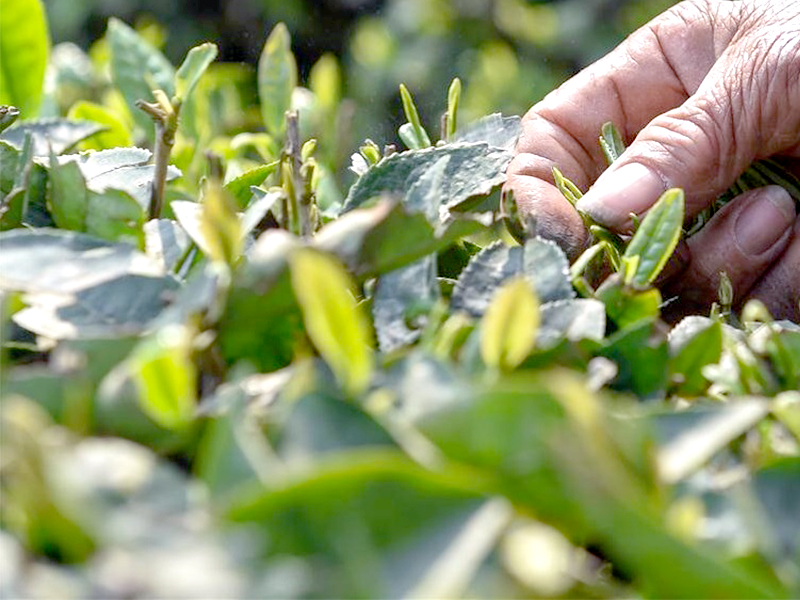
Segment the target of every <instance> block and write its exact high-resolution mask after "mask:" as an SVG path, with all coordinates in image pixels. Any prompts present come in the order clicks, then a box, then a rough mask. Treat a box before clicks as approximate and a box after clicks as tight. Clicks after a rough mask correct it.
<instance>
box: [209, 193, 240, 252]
mask: <svg viewBox="0 0 800 600" xmlns="http://www.w3.org/2000/svg"><path fill="white" fill-rule="evenodd" d="M200 231H201V233H202V236H203V238H204V239H205V241H206V245H207V253H208V255H209V257H210V258H211V259H212V260H214V261H216V262H220V263H225V264H228V265H233V264H234V263H235V262H236V261H237V260H238V259H239V256H240V255H241V253H242V246H243V236H242V224H241V221H240V220H239V215H238V214H237V213H236V202H235V200H234V199H233V197H232V196H231V195H230V193H228V191H227V190H225V189H224V188H223V187H222V186H221V185H220V184H219V182H216V181H211V182H209V183H208V185H207V186H206V188H205V191H204V194H203V209H202V211H201V213H200Z"/></svg>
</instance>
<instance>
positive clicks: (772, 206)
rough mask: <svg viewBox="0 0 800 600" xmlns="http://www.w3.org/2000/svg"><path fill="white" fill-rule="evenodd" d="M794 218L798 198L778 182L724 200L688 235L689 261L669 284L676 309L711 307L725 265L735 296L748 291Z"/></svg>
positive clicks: (787, 236)
mask: <svg viewBox="0 0 800 600" xmlns="http://www.w3.org/2000/svg"><path fill="white" fill-rule="evenodd" d="M795 219H796V214H795V208H794V201H793V200H792V198H791V197H790V196H789V194H788V193H787V192H786V190H784V189H783V188H781V187H778V186H769V187H765V188H760V189H757V190H752V191H750V192H747V193H745V194H742V195H741V196H740V197H738V198H736V199H735V200H734V201H733V202H730V203H728V204H727V205H725V206H724V207H723V208H722V209H721V210H720V211H719V212H718V213H717V214H716V215H714V217H713V218H712V219H711V220H710V221H709V222H708V224H707V225H706V226H705V227H704V228H703V229H701V230H700V231H699V232H698V233H697V234H695V235H694V236H692V237H691V238H689V240H688V242H687V245H688V248H689V252H690V254H691V259H690V262H689V265H688V267H687V268H686V269H685V270H683V272H682V273H681V274H680V275H679V276H677V277H674V278H673V279H672V280H671V281H670V282H669V283H668V284H667V285H665V287H664V292H665V296H678V297H679V302H676V303H673V305H672V310H673V311H674V310H676V309H679V310H680V311H681V312H685V311H695V312H696V311H702V310H704V309H706V308H708V307H710V306H711V304H712V303H713V302H714V301H715V300H716V299H717V290H718V288H719V282H720V273H721V272H723V271H724V272H725V273H726V274H727V275H728V277H729V279H730V280H731V284H732V286H733V295H734V301H735V302H740V301H741V300H742V299H744V298H745V297H747V295H748V293H749V292H750V289H751V288H752V287H753V285H754V284H755V283H756V281H757V280H758V279H759V277H760V276H761V275H762V274H763V273H765V271H767V270H768V269H769V268H770V267H771V265H772V264H773V262H774V261H775V260H776V259H777V258H778V257H779V256H780V255H781V253H782V252H783V251H784V249H785V248H786V246H787V244H788V243H789V240H790V238H791V236H792V227H793V225H794V223H795Z"/></svg>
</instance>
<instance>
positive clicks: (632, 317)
mask: <svg viewBox="0 0 800 600" xmlns="http://www.w3.org/2000/svg"><path fill="white" fill-rule="evenodd" d="M596 297H597V299H598V300H600V301H601V302H603V304H605V306H606V313H608V316H609V318H610V319H611V320H612V321H614V323H616V325H617V327H620V328H625V327H628V326H630V325H634V324H636V323H638V322H639V321H642V320H652V319H654V318H656V317H658V316H659V314H660V312H661V292H659V291H658V289H657V288H646V289H642V290H640V289H635V288H631V287H629V286H627V285H624V284H623V283H622V282H621V281H620V278H619V276H617V275H616V274H615V275H612V276H611V277H609V278H608V279H606V280H605V281H604V282H603V284H602V285H601V286H600V287H599V288H597V292H596Z"/></svg>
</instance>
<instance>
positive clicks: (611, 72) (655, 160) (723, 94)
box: [507, 0, 800, 320]
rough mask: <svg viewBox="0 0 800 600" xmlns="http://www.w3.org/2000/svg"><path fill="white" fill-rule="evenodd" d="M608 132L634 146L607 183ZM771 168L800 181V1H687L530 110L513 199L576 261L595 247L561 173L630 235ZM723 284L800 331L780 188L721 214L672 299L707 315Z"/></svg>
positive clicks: (796, 243)
mask: <svg viewBox="0 0 800 600" xmlns="http://www.w3.org/2000/svg"><path fill="white" fill-rule="evenodd" d="M606 121H612V122H613V123H615V124H616V125H617V127H618V128H619V129H620V132H621V133H622V136H623V138H624V140H625V142H626V143H628V144H629V147H628V149H627V150H626V151H625V153H624V154H623V155H622V156H621V157H620V158H619V159H618V160H617V161H616V162H615V163H614V165H613V166H612V167H610V168H609V169H608V170H607V171H605V172H604V173H603V174H602V176H601V173H602V172H603V169H604V168H605V161H604V159H603V156H602V153H601V150H600V147H599V145H598V143H597V136H598V132H599V131H600V128H601V126H602V124H603V123H604V122H606ZM637 132H638V135H637ZM634 138H635V139H634ZM767 157H772V158H775V159H778V160H780V161H782V162H783V164H784V165H785V166H787V167H788V168H789V169H790V170H793V171H794V172H796V173H800V0H741V1H739V2H730V1H725V0H687V1H685V2H681V3H679V4H677V5H676V6H674V7H673V8H671V9H670V10H669V11H667V12H665V13H664V14H662V15H660V16H659V17H657V18H656V19H654V20H653V21H651V22H650V23H649V24H648V25H646V26H644V27H643V28H641V29H640V30H638V31H636V32H635V33H633V34H632V35H631V36H630V37H629V38H628V39H627V40H625V42H623V43H622V44H621V45H620V46H619V47H618V48H617V49H615V50H614V51H613V52H611V53H610V54H609V55H608V56H606V57H605V58H603V59H601V60H599V61H598V62H596V63H595V64H593V65H591V66H590V67H588V68H587V69H585V70H584V71H582V72H581V73H579V74H578V75H576V76H575V77H574V78H572V79H571V80H569V81H567V82H566V83H565V84H563V85H562V86H561V87H559V88H558V89H557V90H555V91H554V92H552V93H550V94H549V95H548V96H547V97H546V98H544V99H543V100H542V101H541V102H539V103H538V104H536V105H535V106H533V108H531V110H530V111H529V112H528V113H527V114H526V115H525V117H524V119H523V133H522V136H521V138H520V141H519V143H518V146H517V156H516V157H515V159H514V161H513V162H512V163H511V165H510V166H509V170H508V174H509V177H508V183H507V187H508V188H509V189H511V190H513V191H514V194H515V197H516V200H517V204H518V206H519V208H520V210H521V211H522V212H523V213H528V214H531V215H533V216H534V217H535V222H536V229H537V231H536V233H538V234H539V235H542V236H543V237H547V238H550V239H554V240H556V241H557V242H559V244H561V245H562V247H564V248H565V250H566V251H567V252H568V254H570V255H571V256H572V257H575V256H577V254H578V253H579V252H580V251H581V249H582V248H583V247H584V246H585V244H586V242H587V237H588V235H587V232H586V230H585V228H584V225H583V221H582V220H581V218H580V216H579V215H578V213H577V211H575V209H574V208H573V207H572V205H571V204H569V202H568V201H567V200H566V199H564V197H563V196H562V195H561V194H560V192H559V191H558V190H557V189H556V187H555V185H554V184H553V176H552V168H553V167H554V166H557V167H558V168H559V169H560V170H561V171H562V172H563V173H564V175H565V176H567V177H568V178H569V179H571V180H572V181H573V182H575V183H576V184H577V185H578V187H580V188H581V189H584V190H585V189H586V188H587V187H589V186H590V185H591V184H592V183H593V182H594V185H593V186H592V187H591V189H590V190H589V191H588V192H587V193H586V194H585V195H584V197H583V198H582V199H581V201H580V202H579V203H578V207H579V208H580V209H581V210H582V211H584V212H586V213H588V214H589V215H591V216H592V217H593V218H594V219H595V220H596V221H598V222H600V223H603V224H605V225H607V226H609V227H610V228H612V229H615V230H618V231H626V230H627V229H629V228H630V226H631V221H630V213H635V214H637V215H641V214H642V213H644V212H646V211H647V209H648V208H649V207H650V206H652V205H653V204H654V203H655V201H656V200H657V199H658V197H659V196H660V195H661V193H662V192H664V191H665V190H666V189H668V188H671V187H681V188H683V189H684V190H685V192H686V209H687V214H688V216H690V217H691V216H694V215H696V214H697V213H699V212H701V211H702V210H704V209H705V208H707V207H708V206H709V205H710V204H711V203H712V202H713V201H714V200H715V199H716V198H717V197H718V196H719V195H720V194H722V193H723V192H724V191H725V190H727V189H728V188H729V187H730V186H731V185H732V184H733V182H734V181H735V180H736V179H737V177H738V176H739V175H740V174H741V173H742V172H743V171H744V170H745V169H746V168H747V167H748V166H749V165H750V164H751V163H752V162H753V161H755V160H757V159H763V158H767ZM721 271H725V272H726V273H727V274H728V276H729V278H730V280H731V283H732V284H733V289H734V298H735V299H736V300H737V302H738V303H741V302H743V301H744V300H745V299H746V298H748V297H757V298H760V299H762V300H763V301H764V302H765V303H766V304H767V307H768V308H769V309H770V310H771V311H772V313H773V315H774V316H776V317H778V318H792V319H795V320H799V319H800V309H799V308H798V298H800V219H798V218H797V215H796V211H795V205H794V202H793V200H792V198H791V197H790V195H789V194H788V193H787V192H786V191H785V190H784V189H783V188H780V187H777V186H770V187H766V188H761V189H758V190H752V191H750V192H747V193H745V194H742V195H741V196H739V197H737V198H735V199H734V200H733V201H732V202H730V203H729V204H727V205H726V206H725V207H723V208H722V209H721V210H720V211H719V212H718V213H717V214H716V215H714V217H713V218H712V220H711V221H710V222H709V223H708V224H707V225H706V226H705V227H704V228H703V229H701V230H700V231H699V232H698V233H697V234H695V235H694V236H692V237H691V238H689V239H688V240H686V242H682V243H681V244H680V245H679V246H678V249H677V250H676V252H675V255H674V257H673V260H672V261H671V264H670V265H668V267H667V272H668V273H669V277H668V278H667V279H666V282H665V284H664V286H663V287H664V288H665V291H666V292H667V294H671V295H678V296H680V297H681V300H682V301H681V303H680V304H681V306H682V307H683V308H684V309H685V310H699V309H702V308H703V307H707V306H708V305H710V304H711V302H713V301H714V300H715V299H716V296H717V289H718V285H719V273H720V272H721Z"/></svg>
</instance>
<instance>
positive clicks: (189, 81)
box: [175, 42, 217, 102]
mask: <svg viewBox="0 0 800 600" xmlns="http://www.w3.org/2000/svg"><path fill="white" fill-rule="evenodd" d="M216 57H217V46H216V45H215V44H212V43H211V42H205V43H204V44H200V45H199V46H195V47H194V48H192V49H191V50H189V53H188V54H187V55H186V58H184V59H183V63H181V66H180V67H179V68H178V72H177V73H175V96H176V98H177V99H178V101H179V102H184V101H185V100H186V99H187V98H188V97H189V96H190V95H191V93H192V91H193V90H194V88H195V86H196V85H197V82H198V81H200V78H201V77H202V76H203V73H205V72H206V69H208V66H209V65H210V64H211V63H212V62H214V59H215V58H216Z"/></svg>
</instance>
